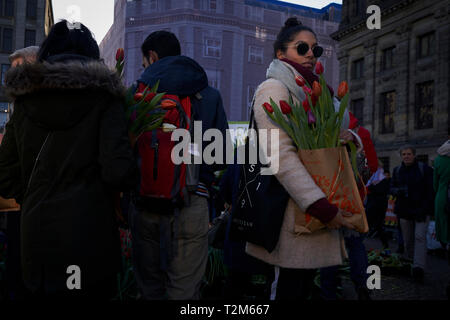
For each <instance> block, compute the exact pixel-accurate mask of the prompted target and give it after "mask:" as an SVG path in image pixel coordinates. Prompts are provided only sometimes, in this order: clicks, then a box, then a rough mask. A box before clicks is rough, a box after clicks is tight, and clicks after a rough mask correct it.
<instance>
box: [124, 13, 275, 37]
mask: <svg viewBox="0 0 450 320" xmlns="http://www.w3.org/2000/svg"><path fill="white" fill-rule="evenodd" d="M186 11H187V10H183V11H181V12H177V13H169V14H166V15H158V16H137V17H127V21H126V23H125V26H126V27H127V28H129V27H137V26H148V25H161V24H173V23H176V22H180V21H183V22H186V21H192V22H201V23H206V24H216V25H227V26H230V27H238V28H240V29H244V30H255V29H256V28H257V27H260V28H263V29H264V30H265V31H266V32H267V33H269V34H275V35H276V34H277V33H278V31H279V26H277V27H275V26H274V25H269V24H265V23H264V22H258V21H255V23H254V24H251V23H246V22H244V21H243V20H242V19H240V18H235V19H230V18H228V17H226V16H218V15H217V16H206V15H203V14H202V15H199V14H198V13H194V12H186ZM189 11H190V10H189ZM130 18H134V20H130Z"/></svg>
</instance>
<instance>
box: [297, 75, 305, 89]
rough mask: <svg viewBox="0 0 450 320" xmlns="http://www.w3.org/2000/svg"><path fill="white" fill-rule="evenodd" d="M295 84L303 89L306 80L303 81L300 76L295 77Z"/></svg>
mask: <svg viewBox="0 0 450 320" xmlns="http://www.w3.org/2000/svg"><path fill="white" fill-rule="evenodd" d="M295 82H296V83H297V84H298V85H299V86H300V87H303V86H304V85H305V79H303V78H302V77H300V76H295Z"/></svg>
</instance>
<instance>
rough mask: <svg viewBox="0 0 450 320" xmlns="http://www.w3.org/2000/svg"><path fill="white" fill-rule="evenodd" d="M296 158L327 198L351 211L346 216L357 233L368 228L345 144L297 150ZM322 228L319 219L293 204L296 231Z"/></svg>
mask: <svg viewBox="0 0 450 320" xmlns="http://www.w3.org/2000/svg"><path fill="white" fill-rule="evenodd" d="M298 155H299V158H300V160H301V161H302V163H303V165H304V166H305V168H306V170H307V171H308V173H309V174H310V175H311V177H312V178H313V179H314V181H315V182H316V184H317V185H318V186H319V188H320V189H322V191H323V192H324V193H325V195H326V197H327V199H328V201H329V202H330V203H332V204H334V205H336V206H337V207H338V208H340V209H342V210H344V211H347V212H350V213H352V214H353V215H352V216H350V217H345V219H347V220H348V221H349V222H350V223H351V224H352V225H353V226H355V229H356V230H357V231H358V232H360V233H366V232H368V231H369V227H368V224H367V218H366V214H365V211H364V205H363V203H362V200H361V197H360V195H359V191H358V187H357V184H356V180H355V176H354V173H353V169H352V166H351V164H350V160H349V157H348V153H347V150H346V148H345V147H337V148H324V149H314V150H299V152H298ZM323 228H325V225H323V224H322V223H321V222H320V221H319V220H318V219H316V218H314V217H312V216H311V215H309V214H307V213H305V212H303V211H302V210H301V209H300V208H298V207H296V213H295V233H297V234H302V233H312V232H315V231H317V230H320V229H323Z"/></svg>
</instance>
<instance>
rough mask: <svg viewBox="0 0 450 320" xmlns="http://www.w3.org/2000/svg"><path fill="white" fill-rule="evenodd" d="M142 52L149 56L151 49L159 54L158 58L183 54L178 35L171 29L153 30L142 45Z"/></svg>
mask: <svg viewBox="0 0 450 320" xmlns="http://www.w3.org/2000/svg"><path fill="white" fill-rule="evenodd" d="M141 50H142V54H143V55H144V57H146V58H148V52H149V51H150V50H152V51H155V52H156V53H157V54H158V58H159V59H162V58H164V57H169V56H179V55H180V54H181V46H180V42H179V41H178V39H177V37H176V36H175V35H174V34H173V33H172V32H169V31H165V30H161V31H155V32H152V33H151V34H150V35H149V36H148V37H147V38H146V39H145V40H144V43H143V44H142V46H141Z"/></svg>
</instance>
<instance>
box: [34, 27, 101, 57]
mask: <svg viewBox="0 0 450 320" xmlns="http://www.w3.org/2000/svg"><path fill="white" fill-rule="evenodd" d="M57 54H78V55H81V56H85V57H88V58H92V59H96V60H98V59H100V50H99V48H98V45H97V41H95V39H94V37H93V36H92V33H91V31H90V30H89V29H88V28H87V27H86V26H85V25H84V24H82V23H78V22H77V23H75V24H74V27H73V28H69V26H68V22H67V20H61V21H60V22H58V23H56V24H55V25H54V26H53V27H52V28H51V30H50V32H49V34H48V36H47V38H46V39H45V40H44V42H43V43H42V44H41V48H40V49H39V52H38V60H39V61H45V60H47V59H48V58H49V57H50V56H54V55H57Z"/></svg>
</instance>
